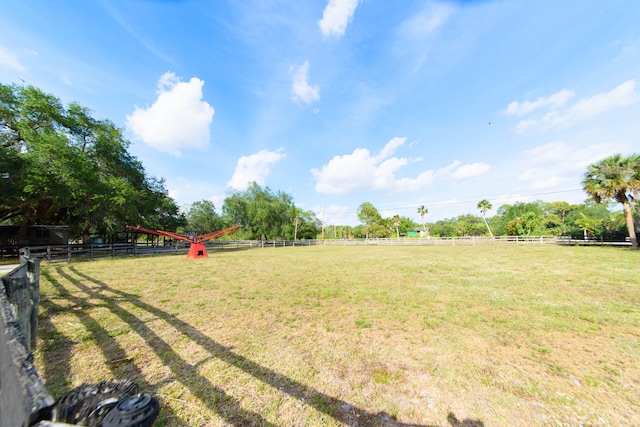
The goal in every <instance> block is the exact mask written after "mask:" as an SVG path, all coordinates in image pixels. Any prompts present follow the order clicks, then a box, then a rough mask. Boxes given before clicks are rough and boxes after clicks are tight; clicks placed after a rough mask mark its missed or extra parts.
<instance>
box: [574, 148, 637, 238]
mask: <svg viewBox="0 0 640 427" xmlns="http://www.w3.org/2000/svg"><path fill="white" fill-rule="evenodd" d="M582 188H583V189H584V191H585V192H587V194H589V195H590V196H591V197H592V198H593V200H595V201H596V203H601V202H609V201H611V200H615V201H616V202H618V203H620V204H622V211H623V212H624V217H625V221H626V223H627V231H628V232H629V239H630V240H631V246H632V247H633V248H634V249H638V240H637V236H636V231H635V226H634V221H633V212H632V208H631V202H632V200H634V196H635V197H637V195H638V193H640V155H639V154H632V155H630V156H627V157H624V156H622V155H621V154H614V155H613V156H609V157H607V158H604V159H602V160H600V161H599V162H596V163H593V164H591V165H589V166H588V168H587V172H586V173H585V175H584V178H583V180H582Z"/></svg>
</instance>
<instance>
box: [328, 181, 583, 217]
mask: <svg viewBox="0 0 640 427" xmlns="http://www.w3.org/2000/svg"><path fill="white" fill-rule="evenodd" d="M563 187H567V186H560V187H557V188H563ZM531 191H532V190H519V191H512V192H509V193H506V194H505V193H493V194H489V195H485V196H467V197H464V198H461V199H457V200H434V201H432V202H430V203H429V204H428V206H427V207H428V208H440V207H450V206H461V205H466V204H468V203H477V202H478V201H480V200H483V199H492V200H494V201H495V200H511V199H517V198H519V197H534V196H546V195H550V194H561V193H572V192H575V191H583V190H582V188H575V187H574V188H569V189H565V190H555V191H542V192H531ZM414 208H415V203H412V204H403V205H395V206H381V207H379V209H384V210H405V209H414ZM356 212H357V210H332V209H331V208H329V209H326V210H325V214H337V215H345V214H353V213H356Z"/></svg>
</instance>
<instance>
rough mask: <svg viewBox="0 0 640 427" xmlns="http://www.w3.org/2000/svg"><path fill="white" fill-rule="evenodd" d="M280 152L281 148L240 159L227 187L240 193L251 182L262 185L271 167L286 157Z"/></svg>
mask: <svg viewBox="0 0 640 427" xmlns="http://www.w3.org/2000/svg"><path fill="white" fill-rule="evenodd" d="M282 150H283V148H279V149H278V150H276V151H269V150H262V151H259V152H257V153H255V154H252V155H250V156H242V157H240V158H239V159H238V163H237V164H236V169H235V171H234V172H233V176H232V177H231V179H230V180H229V183H228V184H227V185H228V186H229V187H231V188H233V189H234V190H241V191H242V190H245V189H246V188H247V187H248V186H249V184H250V183H251V182H253V181H255V182H256V183H258V184H259V185H263V184H264V181H265V178H266V177H267V176H268V175H269V172H270V170H271V167H272V166H273V165H275V164H276V163H278V162H279V161H280V160H282V159H283V158H285V157H286V156H287V155H286V154H285V153H283V152H282Z"/></svg>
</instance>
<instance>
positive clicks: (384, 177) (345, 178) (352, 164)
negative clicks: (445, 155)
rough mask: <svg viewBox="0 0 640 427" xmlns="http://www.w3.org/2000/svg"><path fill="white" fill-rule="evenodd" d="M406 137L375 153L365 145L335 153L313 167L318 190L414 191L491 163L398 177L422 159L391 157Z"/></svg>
mask: <svg viewBox="0 0 640 427" xmlns="http://www.w3.org/2000/svg"><path fill="white" fill-rule="evenodd" d="M405 141H406V138H398V137H396V138H393V139H392V140H390V141H389V142H388V143H387V144H386V145H385V146H384V148H383V149H382V150H380V152H379V153H377V154H375V155H372V154H371V152H370V151H369V150H368V149H366V148H356V149H355V150H354V151H353V153H351V154H345V155H343V156H335V157H334V158H333V159H331V160H330V161H329V163H327V164H326V165H324V166H322V168H321V169H320V170H318V169H315V168H314V169H312V170H311V174H312V175H313V177H314V179H315V180H316V186H315V189H316V191H317V192H319V193H327V194H345V193H351V192H355V191H376V192H396V193H397V192H411V191H418V190H421V189H424V188H426V187H428V186H430V185H431V184H432V183H433V181H434V180H435V179H436V178H440V179H454V180H460V179H465V178H470V177H474V176H479V175H481V174H484V173H486V172H487V171H488V170H489V169H490V166H489V165H486V164H484V163H475V164H471V165H461V163H460V162H459V161H457V160H456V161H455V162H453V163H452V164H450V165H448V166H446V167H444V168H440V169H438V170H435V171H434V170H427V171H424V172H422V173H420V174H419V175H418V176H416V177H414V178H410V177H397V176H396V175H397V173H398V172H399V171H400V169H401V168H402V167H403V166H406V165H408V164H410V163H416V162H420V161H422V159H420V158H415V159H409V158H405V157H390V156H391V155H393V154H394V153H395V151H396V150H397V149H398V147H400V146H401V145H402V144H404V142H405Z"/></svg>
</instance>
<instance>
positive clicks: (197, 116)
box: [126, 72, 214, 156]
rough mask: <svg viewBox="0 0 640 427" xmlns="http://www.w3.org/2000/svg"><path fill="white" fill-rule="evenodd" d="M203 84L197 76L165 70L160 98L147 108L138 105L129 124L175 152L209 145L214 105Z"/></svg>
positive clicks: (141, 136)
mask: <svg viewBox="0 0 640 427" xmlns="http://www.w3.org/2000/svg"><path fill="white" fill-rule="evenodd" d="M203 85H204V81H202V80H200V79H198V78H196V77H193V78H191V80H189V81H188V82H182V81H180V79H179V78H178V77H176V75H175V74H174V73H172V72H167V73H165V74H163V75H162V77H160V80H158V89H157V93H158V99H156V101H155V102H154V103H153V105H151V106H150V107H148V108H146V109H143V108H139V107H136V108H135V111H134V112H133V113H132V114H131V115H128V116H127V120H126V124H127V127H128V128H129V129H130V130H131V131H132V132H133V134H134V135H135V137H136V138H137V139H139V140H141V141H142V142H144V143H145V144H147V145H149V146H150V147H153V148H155V149H157V150H159V151H162V152H165V153H169V154H172V155H174V156H180V155H181V150H183V149H203V148H206V147H207V146H208V145H209V139H210V134H209V126H210V124H211V121H212V120H213V114H214V109H213V107H211V105H209V104H208V103H207V102H206V101H203V100H202V86H203Z"/></svg>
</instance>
